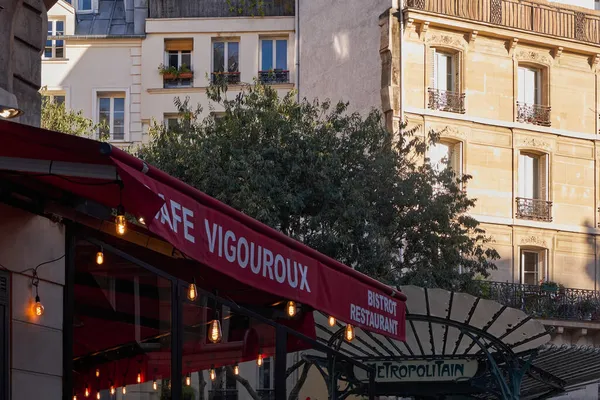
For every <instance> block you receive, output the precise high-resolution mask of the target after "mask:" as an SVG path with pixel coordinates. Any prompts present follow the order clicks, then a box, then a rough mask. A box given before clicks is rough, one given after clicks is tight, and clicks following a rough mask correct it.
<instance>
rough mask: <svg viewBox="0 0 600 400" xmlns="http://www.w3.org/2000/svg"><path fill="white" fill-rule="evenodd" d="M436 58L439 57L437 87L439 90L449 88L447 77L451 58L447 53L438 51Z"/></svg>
mask: <svg viewBox="0 0 600 400" xmlns="http://www.w3.org/2000/svg"><path fill="white" fill-rule="evenodd" d="M436 58H437V65H436V68H437V76H438V79H437V82H436V84H437V86H436V89H439V90H448V79H447V73H448V68H449V67H450V60H449V57H448V56H447V55H446V54H442V53H436Z"/></svg>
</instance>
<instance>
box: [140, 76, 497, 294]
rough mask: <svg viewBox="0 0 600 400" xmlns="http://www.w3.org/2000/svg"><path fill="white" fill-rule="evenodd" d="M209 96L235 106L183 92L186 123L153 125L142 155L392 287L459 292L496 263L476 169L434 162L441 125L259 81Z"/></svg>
mask: <svg viewBox="0 0 600 400" xmlns="http://www.w3.org/2000/svg"><path fill="white" fill-rule="evenodd" d="M208 95H209V98H210V100H211V102H212V103H211V104H213V103H218V104H219V105H220V107H221V108H222V109H223V110H224V113H222V114H209V115H207V116H206V117H204V118H202V117H201V114H202V110H201V109H200V108H198V109H195V110H192V109H191V107H190V105H189V100H188V99H186V100H184V101H181V100H179V99H176V100H175V103H176V105H177V107H178V109H179V111H180V114H181V116H182V117H181V120H180V122H179V123H178V124H177V126H175V127H172V128H167V127H165V126H163V125H160V124H156V123H154V124H153V126H152V128H151V130H150V134H151V137H152V140H151V142H150V143H149V144H147V145H145V146H143V147H142V148H141V149H140V150H139V156H140V157H141V158H143V159H144V160H146V161H148V162H150V163H151V164H154V165H156V166H157V167H158V168H160V169H162V170H164V171H166V172H167V173H169V174H171V175H173V176H176V177H178V178H180V179H181V180H183V181H185V182H187V183H189V184H190V185H192V186H195V187H196V188H198V189H200V190H202V191H204V192H205V193H207V194H209V195H211V196H213V197H215V198H217V199H219V200H221V201H223V202H225V203H226V204H229V205H230V206H232V207H234V208H236V209H238V210H241V211H243V212H244V213H246V214H248V215H250V216H251V217H253V218H256V219H258V220H260V221H262V222H264V223H265V224H267V225H270V226H271V227H273V228H275V229H278V230H279V231H281V232H283V233H284V234H286V235H289V236H291V237H293V238H296V239H298V240H300V241H302V242H304V243H305V244H307V245H308V246H310V247H313V248H315V249H317V250H319V251H320V252H322V253H324V254H327V255H328V256H330V257H333V258H335V259H337V260H339V261H341V262H343V263H345V264H346V265H349V266H352V267H354V268H356V269H357V270H360V271H362V272H364V273H366V274H368V275H370V276H372V277H374V278H376V279H379V280H381V281H384V282H386V283H388V284H392V285H400V284H417V285H421V286H427V287H442V288H448V289H459V288H461V287H463V285H464V284H465V283H466V282H468V281H470V280H471V279H472V278H473V277H474V276H475V275H477V274H479V275H482V276H484V277H487V276H488V275H489V271H490V270H491V269H494V268H495V266H494V264H493V260H494V259H497V258H498V253H497V252H496V251H495V250H493V249H492V248H489V247H488V246H487V242H488V241H489V238H488V237H486V235H485V232H484V231H483V230H482V229H480V227H479V223H478V222H477V221H476V220H475V219H473V218H471V217H470V216H469V215H468V211H469V209H471V208H472V207H473V206H474V204H475V201H474V200H473V199H470V198H469V197H468V196H467V194H466V192H465V190H463V188H464V186H465V185H466V184H467V182H468V180H469V179H470V177H469V176H461V177H457V176H456V174H455V173H454V172H453V171H452V170H450V169H445V170H439V169H436V168H432V166H431V165H430V164H429V163H428V162H424V157H425V154H426V151H427V148H428V146H430V145H431V144H432V143H433V142H434V141H436V140H437V139H438V138H439V135H438V134H437V133H435V132H430V133H429V134H428V135H423V134H422V133H420V132H421V131H420V130H418V129H411V130H408V129H406V127H403V128H402V131H401V132H397V133H396V134H391V133H389V132H388V131H386V129H385V127H384V126H383V125H382V118H381V115H380V113H379V112H378V111H377V110H373V111H372V112H371V113H370V114H369V115H367V116H366V117H361V116H360V115H359V114H356V113H349V112H347V109H348V104H346V103H337V104H332V103H330V102H329V101H325V102H319V101H317V100H315V101H312V102H311V101H308V100H306V99H304V100H302V101H300V102H297V101H295V95H294V93H289V94H288V95H286V96H284V97H279V96H278V94H277V91H276V90H275V89H273V88H271V87H269V86H264V85H261V84H259V83H255V84H253V85H247V86H245V87H244V88H243V89H242V91H241V93H240V94H239V95H237V96H235V97H234V98H233V99H229V98H228V97H227V95H228V93H227V88H226V87H225V88H223V87H217V86H212V87H210V88H209V89H208ZM211 107H212V105H211ZM425 136H427V138H425ZM425 160H426V159H425Z"/></svg>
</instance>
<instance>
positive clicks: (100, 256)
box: [96, 250, 104, 265]
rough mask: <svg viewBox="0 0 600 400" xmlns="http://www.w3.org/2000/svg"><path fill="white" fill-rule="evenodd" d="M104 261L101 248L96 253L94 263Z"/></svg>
mask: <svg viewBox="0 0 600 400" xmlns="http://www.w3.org/2000/svg"><path fill="white" fill-rule="evenodd" d="M103 263H104V253H103V252H102V250H100V251H99V252H97V253H96V264H98V265H102V264H103Z"/></svg>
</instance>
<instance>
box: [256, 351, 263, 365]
mask: <svg viewBox="0 0 600 400" xmlns="http://www.w3.org/2000/svg"><path fill="white" fill-rule="evenodd" d="M262 364H263V356H262V354H259V355H258V358H257V359H256V365H258V366H259V367H260V366H261V365H262Z"/></svg>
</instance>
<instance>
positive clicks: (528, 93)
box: [519, 67, 542, 104]
mask: <svg viewBox="0 0 600 400" xmlns="http://www.w3.org/2000/svg"><path fill="white" fill-rule="evenodd" d="M541 75H542V74H541V73H540V71H539V70H537V69H533V68H528V67H519V102H520V103H523V104H540V103H541V97H542V96H541Z"/></svg>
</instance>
